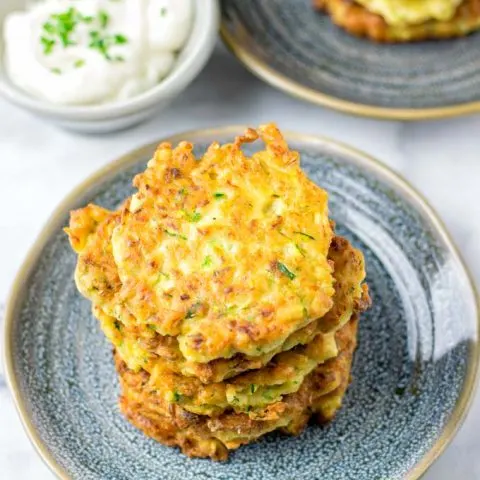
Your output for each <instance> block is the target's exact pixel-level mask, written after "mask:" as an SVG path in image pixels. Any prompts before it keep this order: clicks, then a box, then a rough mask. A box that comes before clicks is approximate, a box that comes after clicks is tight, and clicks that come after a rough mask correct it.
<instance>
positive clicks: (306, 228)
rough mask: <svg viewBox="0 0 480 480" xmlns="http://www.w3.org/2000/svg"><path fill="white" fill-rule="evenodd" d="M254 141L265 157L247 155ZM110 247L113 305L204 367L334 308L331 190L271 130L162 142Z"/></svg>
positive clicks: (265, 345) (249, 351)
mask: <svg viewBox="0 0 480 480" xmlns="http://www.w3.org/2000/svg"><path fill="white" fill-rule="evenodd" d="M258 135H259V136H260V137H261V138H262V140H263V141H264V142H265V145H266V150H265V151H260V152H257V153H254V154H253V155H252V156H251V157H246V156H245V155H244V153H243V152H242V149H241V147H242V144H244V143H246V142H252V141H254V140H256V139H257V137H258ZM134 185H135V186H136V187H137V189H138V192H137V193H136V194H135V195H134V196H133V197H132V199H131V202H130V205H129V206H128V208H125V209H124V211H123V212H122V220H121V222H120V224H119V225H118V226H116V228H115V229H114V231H113V235H112V246H113V255H114V258H115V263H116V265H117V268H118V272H119V276H120V279H121V283H122V287H121V289H120V292H119V298H118V302H119V303H121V304H123V305H125V307H126V310H128V312H130V313H131V314H132V315H133V317H134V318H135V320H136V321H137V322H138V323H139V324H149V325H152V326H153V327H154V328H155V329H156V331H157V332H158V333H160V334H161V335H171V336H177V337H178V341H179V347H180V350H181V352H182V354H183V356H184V357H185V358H186V359H188V360H193V361H196V362H201V363H206V362H209V361H211V360H214V359H216V358H230V357H232V356H234V355H235V354H236V353H244V354H246V355H259V354H261V353H266V352H268V351H271V350H274V349H275V348H277V347H278V346H280V345H281V344H282V343H283V342H284V341H285V339H286V338H287V337H288V336H289V335H291V334H292V333H293V332H294V331H296V330H298V329H299V328H302V327H304V326H305V325H307V324H308V323H310V322H312V321H313V320H315V319H316V318H319V317H321V316H323V315H324V314H325V313H326V312H327V311H328V310H329V309H330V308H331V306H332V296H333V294H334V290H333V285H332V284H333V278H332V271H331V267H330V265H329V264H328V261H327V252H328V248H329V245H330V242H331V239H332V235H333V234H332V229H331V226H330V223H329V220H328V206H327V194H326V192H325V191H324V190H322V189H321V188H320V187H318V186H317V185H315V184H314V183H313V182H311V181H310V180H309V179H308V178H307V177H306V175H305V174H304V173H303V171H302V170H301V168H300V165H299V156H298V153H297V152H293V151H290V150H289V149H288V146H287V144H286V142H285V140H284V139H283V137H282V135H281V134H280V132H279V130H278V129H277V128H276V127H275V126H273V125H267V126H264V127H260V128H259V130H258V133H257V132H256V131H255V130H252V129H249V130H247V132H246V133H245V135H244V136H242V137H238V138H237V139H236V140H235V142H234V143H232V144H227V145H222V146H221V145H219V144H218V143H213V144H212V145H211V146H210V147H209V148H208V150H207V152H206V153H205V155H204V156H203V158H202V159H201V160H197V159H196V158H195V156H194V155H193V145H192V144H190V143H187V142H182V143H180V144H179V145H178V146H177V147H176V148H172V146H171V145H170V144H168V143H163V144H161V145H160V146H159V148H158V150H157V152H156V153H155V156H154V158H153V159H152V160H150V162H149V163H148V168H147V170H146V171H145V172H144V173H142V174H140V175H138V176H137V177H136V178H135V181H134Z"/></svg>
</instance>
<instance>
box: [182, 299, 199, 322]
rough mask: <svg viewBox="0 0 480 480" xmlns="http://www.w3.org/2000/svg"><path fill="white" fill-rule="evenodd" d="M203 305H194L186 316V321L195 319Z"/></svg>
mask: <svg viewBox="0 0 480 480" xmlns="http://www.w3.org/2000/svg"><path fill="white" fill-rule="evenodd" d="M200 306H201V304H200V303H194V304H193V305H192V306H191V307H190V308H189V309H188V310H187V313H186V314H185V319H187V320H188V319H189V318H193V317H195V315H196V314H197V312H198V309H199V308H200Z"/></svg>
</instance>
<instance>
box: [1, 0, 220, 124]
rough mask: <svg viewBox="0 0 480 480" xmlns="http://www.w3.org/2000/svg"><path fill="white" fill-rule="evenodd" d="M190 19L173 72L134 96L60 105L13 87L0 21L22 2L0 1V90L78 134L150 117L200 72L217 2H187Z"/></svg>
mask: <svg viewBox="0 0 480 480" xmlns="http://www.w3.org/2000/svg"><path fill="white" fill-rule="evenodd" d="M193 3H194V7H195V18H194V23H193V28H192V32H191V34H190V37H189V39H188V41H187V43H186V45H185V47H184V48H183V50H182V51H181V52H180V54H179V56H178V58H177V61H176V63H175V66H174V68H173V70H172V71H171V72H170V74H169V75H168V76H167V77H166V78H165V79H164V80H163V81H162V82H161V83H159V84H158V85H157V86H155V87H154V88H152V89H150V90H148V91H146V92H145V93H142V94H141V95H138V96H136V97H134V98H131V99H128V100H125V101H121V102H115V103H111V104H105V105H94V106H82V107H77V106H61V105H55V104H52V103H49V102H47V101H45V100H41V99H38V98H34V97H32V96H31V95H29V94H28V93H26V92H25V91H23V90H21V89H20V88H18V87H16V86H15V85H14V84H13V83H12V82H11V81H10V79H9V78H8V75H7V74H6V72H5V68H4V64H3V58H2V57H3V52H4V45H3V32H2V28H3V20H4V18H5V16H6V15H7V14H8V13H10V12H11V11H13V10H19V9H22V8H25V4H26V0H0V37H1V38H0V52H1V53H0V64H1V65H0V94H2V95H3V96H4V97H5V98H6V99H7V100H8V101H10V102H11V103H13V104H15V105H18V106H19V107H22V108H24V109H25V110H28V111H30V112H31V113H33V114H35V115H38V116H41V117H43V118H45V119H46V120H48V121H50V122H52V123H55V124H56V125H58V126H60V127H64V128H68V129H72V130H76V131H79V132H84V133H105V132H111V131H115V130H120V129H124V128H127V127H130V126H132V125H135V124H137V123H140V122H141V121H143V120H146V119H147V118H149V117H151V116H153V115H154V114H155V113H157V112H158V111H159V110H160V109H162V108H164V107H165V106H166V105H168V104H169V103H170V102H171V101H172V100H173V99H174V98H175V97H176V96H177V95H178V94H179V93H180V92H181V91H182V90H184V89H185V88H186V87H187V86H188V85H189V84H190V82H192V80H193V79H194V78H195V77H196V76H197V75H198V74H199V73H200V71H201V70H202V68H203V67H204V66H205V64H206V63H207V61H208V59H209V58H210V56H211V54H212V51H213V48H214V46H215V41H216V38H217V33H218V29H219V26H220V8H219V5H218V0H193Z"/></svg>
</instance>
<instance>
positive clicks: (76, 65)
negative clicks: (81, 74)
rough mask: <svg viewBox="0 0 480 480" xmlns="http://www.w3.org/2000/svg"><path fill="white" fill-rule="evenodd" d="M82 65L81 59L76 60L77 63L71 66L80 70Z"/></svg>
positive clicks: (83, 62) (83, 63)
mask: <svg viewBox="0 0 480 480" xmlns="http://www.w3.org/2000/svg"><path fill="white" fill-rule="evenodd" d="M84 65H85V60H82V59H79V60H77V61H76V62H75V63H74V64H73V66H74V67H75V68H81V67H83V66H84Z"/></svg>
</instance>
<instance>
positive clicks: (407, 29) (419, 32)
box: [313, 0, 480, 43]
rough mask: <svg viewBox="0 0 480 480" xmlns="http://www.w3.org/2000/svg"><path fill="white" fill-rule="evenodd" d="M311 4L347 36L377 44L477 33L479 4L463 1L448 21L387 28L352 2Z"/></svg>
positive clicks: (331, 0) (476, 0) (473, 0)
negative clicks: (322, 11)
mask: <svg viewBox="0 0 480 480" xmlns="http://www.w3.org/2000/svg"><path fill="white" fill-rule="evenodd" d="M313 4H314V6H315V8H317V9H319V10H324V11H325V12H327V13H328V14H329V15H330V16H331V17H332V20H333V22H334V23H335V24H336V25H338V26H339V27H342V28H344V29H345V30H347V31H348V32H349V33H352V34H353V35H357V36H359V37H368V38H370V39H372V40H375V41H377V42H398V43H400V42H412V41H419V40H426V39H435V38H437V39H441V38H452V37H463V36H465V35H468V34H469V33H471V32H474V31H476V30H478V29H480V0H463V2H462V3H461V4H460V5H459V7H458V8H457V10H456V12H455V15H454V16H453V17H452V18H450V19H446V20H428V21H425V22H423V23H418V24H402V25H389V24H388V23H387V22H386V21H385V19H384V18H383V17H381V16H380V15H377V14H376V13H373V12H371V11H369V10H367V9H366V8H365V7H364V6H362V5H360V4H358V3H356V2H355V1H352V0H313Z"/></svg>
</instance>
